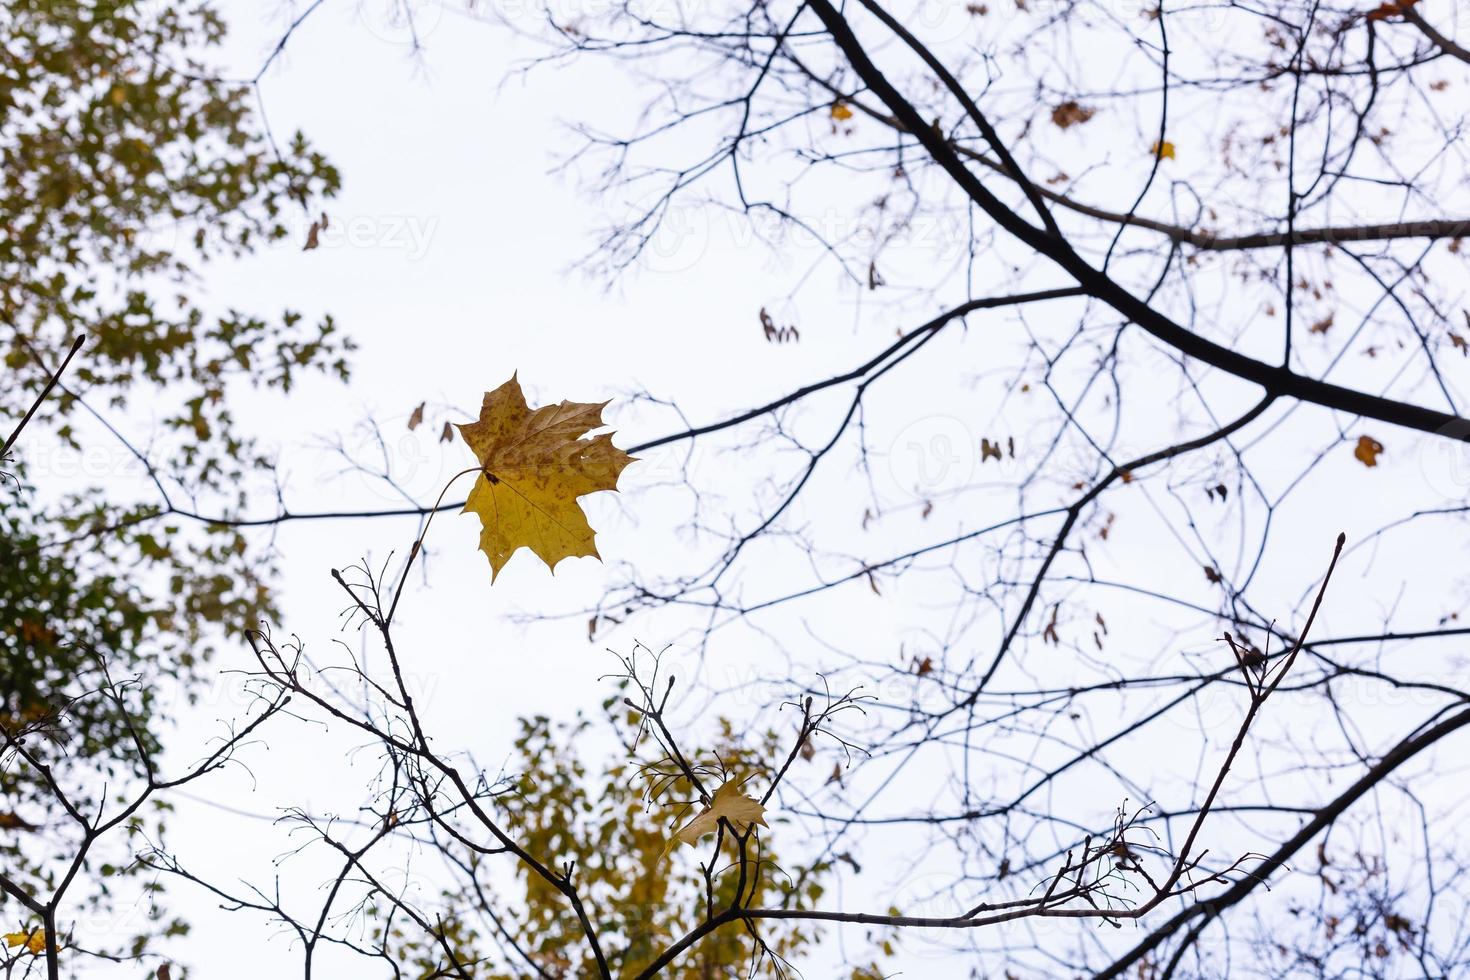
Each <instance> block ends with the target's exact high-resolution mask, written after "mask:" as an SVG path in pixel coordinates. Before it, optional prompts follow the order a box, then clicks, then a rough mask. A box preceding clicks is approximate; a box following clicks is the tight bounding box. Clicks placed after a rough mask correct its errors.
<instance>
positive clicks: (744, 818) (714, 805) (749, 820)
mask: <svg viewBox="0 0 1470 980" xmlns="http://www.w3.org/2000/svg"><path fill="white" fill-rule="evenodd" d="M721 819H724V820H728V821H729V822H730V826H732V827H734V828H735V832H736V833H737V834H743V833H745V831H746V830H748V829H749V828H750V827H751V826H752V825H753V824H759V825H760V826H762V827H766V826H769V824H767V823H766V808H765V807H764V806H762V805H761V804H760V803H758V802H756V801H755V800H753V799H751V798H750V797H748V796H746V795H745V794H744V793H742V792H740V782H739V781H738V780H734V779H729V780H726V781H725V782H724V783H723V784H721V786H720V788H719V789H717V790H715V796H714V799H713V800H711V801H710V805H709V806H707V807H706V808H705V809H704V811H703V812H702V813H700V814H699V816H697V817H695V818H694V819H693V820H691V821H689V822H688V823H686V824H685V825H684V826H682V827H680V828H679V829H678V830H677V831H675V832H674V836H672V837H670V838H669V843H668V846H667V847H665V848H664V854H665V856H667V855H668V854H669V852H670V851H672V850H673V849H674V848H676V847H678V846H679V845H680V844H681V843H684V844H689V845H691V846H692V845H693V844H694V843H695V842H696V841H698V840H699V838H701V837H703V836H705V835H706V834H713V833H714V832H715V831H716V830H718V829H719V827H720V820H721Z"/></svg>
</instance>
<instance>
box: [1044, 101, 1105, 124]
mask: <svg viewBox="0 0 1470 980" xmlns="http://www.w3.org/2000/svg"><path fill="white" fill-rule="evenodd" d="M1096 111H1097V110H1096V109H1090V108H1088V107H1087V106H1084V105H1082V104H1080V103H1079V102H1077V101H1075V100H1072V99H1069V100H1067V101H1066V102H1063V103H1062V104H1061V105H1059V106H1057V107H1056V108H1055V109H1053V110H1052V111H1051V121H1052V123H1053V124H1054V125H1055V126H1056V127H1057V128H1058V129H1070V128H1071V127H1073V126H1078V125H1081V124H1082V123H1085V122H1087V120H1089V119H1091V118H1092V116H1093V114H1094V113H1095V112H1096Z"/></svg>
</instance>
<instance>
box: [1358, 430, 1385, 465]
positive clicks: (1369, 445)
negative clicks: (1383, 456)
mask: <svg viewBox="0 0 1470 980" xmlns="http://www.w3.org/2000/svg"><path fill="white" fill-rule="evenodd" d="M1382 452H1383V443H1381V442H1379V441H1378V440H1377V439H1374V438H1373V437H1372V436H1358V444H1357V446H1356V447H1355V448H1354V449H1353V456H1354V457H1356V458H1357V460H1358V462H1360V463H1362V464H1363V465H1364V466H1377V465H1378V455H1379V454H1380V453H1382Z"/></svg>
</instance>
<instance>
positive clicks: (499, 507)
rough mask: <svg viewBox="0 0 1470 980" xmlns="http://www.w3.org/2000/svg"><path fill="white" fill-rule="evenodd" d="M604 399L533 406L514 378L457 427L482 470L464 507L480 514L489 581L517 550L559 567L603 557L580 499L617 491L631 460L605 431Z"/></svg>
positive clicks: (553, 566) (482, 547)
mask: <svg viewBox="0 0 1470 980" xmlns="http://www.w3.org/2000/svg"><path fill="white" fill-rule="evenodd" d="M606 406H607V402H600V403H591V402H585V403H584V402H568V401H564V402H562V403H561V404H559V405H543V406H542V407H541V408H538V409H536V410H535V411H532V410H531V408H530V406H529V405H527V404H526V397H525V395H523V394H522V393H521V386H520V382H519V381H517V380H516V378H515V377H514V376H512V377H511V379H510V380H509V381H507V382H506V383H505V384H503V385H501V386H500V387H499V388H496V389H495V390H494V391H489V392H486V393H485V401H484V403H483V404H482V405H481V406H480V418H479V420H478V421H476V422H470V423H467V424H463V425H457V428H458V429H459V434H460V435H461V436H462V437H463V438H464V441H465V442H466V443H467V444H468V445H469V447H470V449H471V450H472V451H473V452H474V454H475V457H476V458H477V459H479V461H480V466H481V470H480V475H479V476H478V477H476V478H475V486H474V489H472V490H471V491H470V495H469V499H468V500H466V501H465V505H464V512H466V513H468V512H471V511H473V512H474V513H476V514H479V515H480V521H481V524H482V530H481V532H480V550H482V551H484V552H485V554H486V555H487V556H488V557H489V559H490V580H491V581H492V582H493V581H494V580H495V576H496V575H498V574H499V573H500V569H501V568H503V567H504V566H505V563H506V562H507V561H509V560H510V556H511V555H512V554H514V553H515V551H516V549H518V548H530V549H531V550H532V551H533V552H535V553H536V554H537V555H538V556H540V558H541V560H542V561H544V562H546V564H547V565H549V566H551V568H552V569H553V570H555V568H556V565H557V563H558V562H560V561H561V560H562V559H563V558H574V557H579V556H583V555H590V556H592V557H594V558H600V557H601V556H600V555H598V553H597V545H596V543H595V542H594V540H593V533H592V527H591V525H589V524H588V523H587V516H586V515H585V514H584V513H583V512H582V508H581V507H580V506H579V505H578V504H577V498H578V497H581V496H584V495H586V494H589V493H596V492H597V491H599V490H616V489H617V488H618V475H619V474H620V473H622V471H623V467H625V466H627V465H628V464H629V463H631V462H633V457H631V456H629V455H628V454H627V453H625V452H623V451H622V450H621V449H619V448H618V447H616V446H614V445H613V444H612V436H611V435H610V434H607V433H604V434H603V435H599V436H596V437H594V438H592V439H584V438H582V437H583V436H584V435H586V434H587V433H588V432H591V431H592V430H593V429H600V428H602V426H603V424H604V423H603V421H602V410H603V408H605V407H606Z"/></svg>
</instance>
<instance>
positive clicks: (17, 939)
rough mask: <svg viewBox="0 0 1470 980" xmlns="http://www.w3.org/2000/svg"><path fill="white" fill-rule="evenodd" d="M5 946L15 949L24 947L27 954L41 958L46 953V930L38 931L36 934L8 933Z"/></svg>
mask: <svg viewBox="0 0 1470 980" xmlns="http://www.w3.org/2000/svg"><path fill="white" fill-rule="evenodd" d="M5 945H6V946H8V947H10V948H11V949H14V948H15V947H17V946H24V947H25V949H26V952H28V953H34V954H35V955H37V956H40V955H41V954H42V953H44V952H46V930H45V929H37V930H35V931H34V932H7V933H6V934H5Z"/></svg>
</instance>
